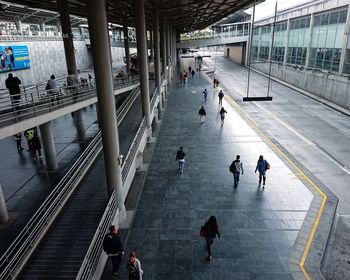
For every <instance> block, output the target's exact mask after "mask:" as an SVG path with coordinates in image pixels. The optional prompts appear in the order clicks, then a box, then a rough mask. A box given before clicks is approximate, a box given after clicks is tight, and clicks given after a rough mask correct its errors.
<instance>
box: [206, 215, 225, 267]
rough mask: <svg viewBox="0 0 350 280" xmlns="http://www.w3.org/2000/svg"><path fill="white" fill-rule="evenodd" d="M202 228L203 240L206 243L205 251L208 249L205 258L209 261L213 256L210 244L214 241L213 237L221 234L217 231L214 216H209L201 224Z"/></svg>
mask: <svg viewBox="0 0 350 280" xmlns="http://www.w3.org/2000/svg"><path fill="white" fill-rule="evenodd" d="M203 230H204V237H205V241H206V243H207V251H208V257H207V260H208V261H211V260H212V259H213V257H212V256H211V245H213V243H214V239H215V238H216V236H218V237H219V239H220V238H221V235H220V233H219V228H218V223H217V221H216V217H215V216H211V217H210V218H209V220H208V221H207V222H206V223H205V224H204V226H203Z"/></svg>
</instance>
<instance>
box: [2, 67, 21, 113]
mask: <svg viewBox="0 0 350 280" xmlns="http://www.w3.org/2000/svg"><path fill="white" fill-rule="evenodd" d="M21 83H22V82H21V80H20V79H18V77H13V74H12V73H10V74H9V76H8V78H7V79H6V81H5V85H6V87H7V89H8V90H9V92H10V96H11V101H12V106H13V107H14V108H15V109H16V110H19V103H20V102H21V89H20V87H19V85H20V84H21Z"/></svg>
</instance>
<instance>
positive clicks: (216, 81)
mask: <svg viewBox="0 0 350 280" xmlns="http://www.w3.org/2000/svg"><path fill="white" fill-rule="evenodd" d="M215 83H216V87H218V86H219V85H220V82H219V80H218V79H215Z"/></svg>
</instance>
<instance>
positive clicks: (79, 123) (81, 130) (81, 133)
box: [74, 109, 86, 141]
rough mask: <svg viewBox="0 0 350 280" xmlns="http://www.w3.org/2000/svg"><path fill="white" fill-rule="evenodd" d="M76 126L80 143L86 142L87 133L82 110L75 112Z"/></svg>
mask: <svg viewBox="0 0 350 280" xmlns="http://www.w3.org/2000/svg"><path fill="white" fill-rule="evenodd" d="M74 124H75V127H76V129H77V138H78V141H84V140H85V139H86V132H85V127H84V117H83V111H82V110H81V109H80V110H78V111H75V112H74Z"/></svg>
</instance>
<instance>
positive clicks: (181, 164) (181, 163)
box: [175, 147, 186, 174]
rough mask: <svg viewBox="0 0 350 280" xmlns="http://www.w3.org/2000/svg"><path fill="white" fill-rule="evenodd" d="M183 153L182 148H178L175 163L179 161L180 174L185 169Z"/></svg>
mask: <svg viewBox="0 0 350 280" xmlns="http://www.w3.org/2000/svg"><path fill="white" fill-rule="evenodd" d="M185 156H186V155H185V152H184V151H183V147H180V150H178V151H177V153H176V158H175V161H179V171H180V173H181V174H182V173H184V169H185Z"/></svg>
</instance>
